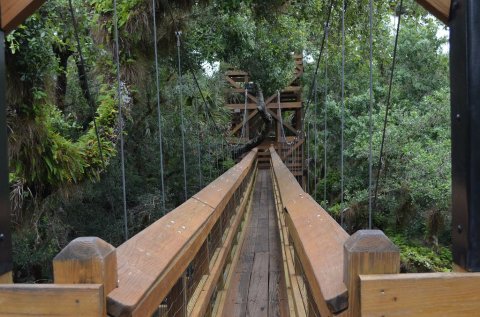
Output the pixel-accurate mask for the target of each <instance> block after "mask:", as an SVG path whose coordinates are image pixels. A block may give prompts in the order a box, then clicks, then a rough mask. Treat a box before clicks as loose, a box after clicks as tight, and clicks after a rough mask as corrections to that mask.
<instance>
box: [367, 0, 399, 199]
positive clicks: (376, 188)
mask: <svg viewBox="0 0 480 317" xmlns="http://www.w3.org/2000/svg"><path fill="white" fill-rule="evenodd" d="M402 10H403V0H400V10H399V14H398V24H397V34H396V35H395V45H394V48H393V59H392V69H391V70H390V83H389V86H388V97H387V107H386V109H385V118H384V120H383V132H382V144H381V146H380V155H379V157H378V170H377V178H376V180H375V194H374V196H373V205H374V206H376V204H377V194H378V183H379V182H380V171H381V167H382V157H383V147H384V144H385V134H386V131H387V122H388V113H389V110H390V103H391V98H392V86H393V74H394V72H395V64H396V61H397V49H398V38H399V34H400V25H401V22H402Z"/></svg>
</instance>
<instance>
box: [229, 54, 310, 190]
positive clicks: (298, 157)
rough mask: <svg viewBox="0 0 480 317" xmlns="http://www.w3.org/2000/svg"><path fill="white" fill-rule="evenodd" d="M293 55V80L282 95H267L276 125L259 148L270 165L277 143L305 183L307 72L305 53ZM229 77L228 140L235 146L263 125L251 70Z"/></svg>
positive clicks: (262, 165)
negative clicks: (270, 151) (304, 83)
mask: <svg viewBox="0 0 480 317" xmlns="http://www.w3.org/2000/svg"><path fill="white" fill-rule="evenodd" d="M293 58H294V59H295V69H294V77H293V80H292V81H291V82H290V84H289V85H288V86H287V87H285V88H284V89H282V90H281V91H280V92H279V94H273V95H271V96H265V106H266V109H267V111H268V113H269V114H270V115H271V116H272V119H273V125H272V127H271V129H270V131H269V132H268V135H267V137H265V138H264V139H263V141H262V142H261V143H260V144H259V145H258V146H257V147H258V149H259V168H268V167H269V166H270V156H269V154H268V149H269V147H270V146H273V147H274V148H275V150H276V151H277V152H278V153H279V154H280V157H281V158H282V160H283V162H284V163H285V164H286V166H287V167H288V168H289V170H290V171H291V172H292V174H293V175H294V176H295V177H296V178H297V180H298V181H299V183H300V184H302V185H304V177H303V175H304V170H305V166H304V165H305V160H304V155H303V144H304V142H305V138H304V133H303V129H302V121H303V117H302V115H303V101H302V86H301V83H300V78H301V76H302V75H303V72H304V69H303V55H301V54H295V55H293ZM225 80H226V81H227V83H228V84H229V85H230V89H229V90H228V91H227V96H226V99H225V100H226V107H227V108H228V109H229V110H231V111H232V125H231V129H230V133H229V137H228V141H229V142H230V144H231V145H232V146H234V145H241V144H245V143H247V142H248V141H249V140H251V139H252V138H254V137H255V136H256V135H257V134H258V133H259V131H260V129H261V127H262V124H263V119H262V116H261V114H260V111H259V109H258V97H257V96H256V95H255V94H254V93H253V92H252V88H251V87H252V86H253V83H252V82H251V81H250V76H249V74H248V73H247V72H244V71H240V70H235V69H229V70H227V71H226V72H225ZM279 97H280V98H279ZM245 99H246V100H245ZM282 126H283V128H282Z"/></svg>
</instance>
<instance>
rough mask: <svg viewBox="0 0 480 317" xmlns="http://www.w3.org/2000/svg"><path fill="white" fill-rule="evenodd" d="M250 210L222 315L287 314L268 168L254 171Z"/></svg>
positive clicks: (230, 316)
mask: <svg viewBox="0 0 480 317" xmlns="http://www.w3.org/2000/svg"><path fill="white" fill-rule="evenodd" d="M251 212H252V215H251V217H250V222H249V224H248V226H247V228H246V230H247V231H246V238H245V241H244V243H243V246H242V248H241V250H240V258H239V261H238V264H237V265H236V267H235V268H234V274H233V278H232V281H231V284H230V287H229V289H228V292H227V296H226V303H225V309H224V311H223V316H225V317H244V316H251V317H263V316H269V317H276V316H280V317H284V316H288V301H287V295H286V289H285V280H284V274H283V271H282V270H283V266H282V254H281V248H280V235H279V232H278V226H277V219H276V211H275V201H274V197H273V188H272V179H271V175H270V171H269V170H259V171H258V176H257V181H256V184H255V189H254V192H253V203H252V211H251Z"/></svg>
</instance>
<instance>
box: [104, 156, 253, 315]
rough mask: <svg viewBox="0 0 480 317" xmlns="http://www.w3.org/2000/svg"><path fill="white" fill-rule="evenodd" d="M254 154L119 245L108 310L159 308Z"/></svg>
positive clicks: (149, 312) (122, 312)
mask: <svg viewBox="0 0 480 317" xmlns="http://www.w3.org/2000/svg"><path fill="white" fill-rule="evenodd" d="M256 156H257V150H256V149H254V150H252V151H251V152H250V153H249V154H247V156H245V157H244V158H243V159H242V161H241V162H240V163H238V164H237V165H235V166H234V167H232V168H231V169H229V170H228V171H227V172H225V173H224V174H223V175H222V176H221V177H219V178H217V179H216V180H214V181H213V182H211V183H210V184H209V185H208V186H207V187H205V188H204V189H203V190H201V191H200V192H198V193H197V194H195V195H194V196H193V197H192V198H190V199H189V200H187V201H186V202H185V203H183V204H182V205H181V206H179V207H177V208H176V209H174V210H172V211H171V212H169V213H168V214H167V215H165V216H164V217H162V218H161V219H159V220H157V221H156V222H155V223H153V224H152V225H151V226H149V227H147V228H146V229H144V230H143V231H141V232H139V233H138V234H136V235H135V236H133V237H132V238H131V239H129V240H128V241H126V242H125V243H123V244H122V245H120V246H119V247H118V248H117V259H118V279H119V286H118V287H117V288H115V289H114V290H113V291H112V292H110V293H109V294H108V301H107V305H108V313H109V315H111V316H116V317H118V316H138V317H143V316H150V315H152V314H153V313H154V312H155V310H156V309H157V308H158V306H159V305H160V303H161V301H162V300H163V299H164V298H165V296H166V295H167V294H168V293H169V292H170V290H171V289H172V287H173V286H174V285H175V284H176V282H177V281H178V280H179V278H180V277H181V276H182V275H183V274H184V272H185V271H186V269H187V267H188V265H189V264H190V263H191V262H192V260H193V259H194V258H195V256H196V254H197V253H198V252H199V250H200V248H201V247H202V245H203V243H204V242H205V241H206V239H207V237H208V235H209V233H210V232H211V230H212V228H213V226H214V224H215V223H216V222H217V221H218V220H219V219H220V217H221V215H222V213H223V212H224V210H225V208H226V206H227V204H228V202H229V201H230V199H231V198H232V197H233V195H234V192H235V191H236V190H237V189H238V187H239V186H240V184H241V182H242V181H243V180H244V179H245V177H246V175H247V174H248V172H249V171H250V170H251V169H252V168H254V163H255V161H256ZM222 234H223V232H222Z"/></svg>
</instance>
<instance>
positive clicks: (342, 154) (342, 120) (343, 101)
mask: <svg viewBox="0 0 480 317" xmlns="http://www.w3.org/2000/svg"><path fill="white" fill-rule="evenodd" d="M341 77H342V78H341V86H342V119H341V145H340V183H341V184H340V224H341V225H342V226H343V203H344V201H343V199H344V192H343V191H344V185H345V182H344V153H343V150H344V146H345V145H344V129H345V0H343V1H342V74H341Z"/></svg>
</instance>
